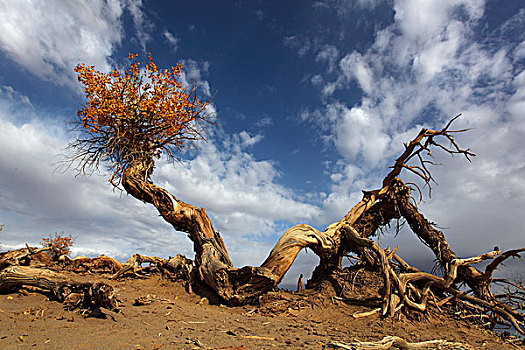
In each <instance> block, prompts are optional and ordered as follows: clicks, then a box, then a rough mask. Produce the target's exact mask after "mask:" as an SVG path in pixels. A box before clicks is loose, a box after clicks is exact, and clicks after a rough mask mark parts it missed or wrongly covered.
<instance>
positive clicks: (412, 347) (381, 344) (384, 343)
mask: <svg viewBox="0 0 525 350" xmlns="http://www.w3.org/2000/svg"><path fill="white" fill-rule="evenodd" d="M330 345H331V346H332V347H334V348H336V349H337V348H340V349H348V350H386V349H392V348H397V349H403V350H417V349H449V350H469V349H472V347H471V346H470V345H467V344H463V343H455V342H448V341H445V340H441V339H438V340H428V341H423V342H414V343H410V342H407V341H406V340H405V339H403V338H400V337H396V336H386V337H384V338H383V339H381V340H379V341H367V342H360V341H354V342H352V343H343V342H337V341H332V342H330Z"/></svg>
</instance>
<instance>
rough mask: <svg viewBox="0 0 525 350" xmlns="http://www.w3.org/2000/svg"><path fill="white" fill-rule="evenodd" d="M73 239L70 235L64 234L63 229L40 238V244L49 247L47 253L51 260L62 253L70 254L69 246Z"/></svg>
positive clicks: (71, 244)
mask: <svg viewBox="0 0 525 350" xmlns="http://www.w3.org/2000/svg"><path fill="white" fill-rule="evenodd" d="M74 241H75V239H74V238H73V236H71V235H66V234H65V233H64V232H63V231H62V232H61V233H57V232H55V235H54V237H53V235H49V237H47V238H42V246H44V247H50V248H51V249H50V250H49V254H50V255H51V257H52V258H53V260H57V259H58V258H59V257H60V256H62V255H69V254H71V249H70V248H71V247H72V246H73V243H74Z"/></svg>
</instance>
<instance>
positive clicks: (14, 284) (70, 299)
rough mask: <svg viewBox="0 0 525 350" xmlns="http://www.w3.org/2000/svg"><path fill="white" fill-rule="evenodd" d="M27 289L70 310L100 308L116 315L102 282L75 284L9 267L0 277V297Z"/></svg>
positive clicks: (65, 278) (58, 276)
mask: <svg viewBox="0 0 525 350" xmlns="http://www.w3.org/2000/svg"><path fill="white" fill-rule="evenodd" d="M27 286H31V287H36V288H37V289H38V290H40V291H41V292H42V293H44V294H47V295H49V296H50V298H52V299H55V300H57V301H60V302H63V303H64V304H65V306H66V307H68V308H71V309H76V308H78V309H83V310H94V309H97V308H101V307H103V308H105V309H108V310H113V311H118V301H117V298H116V296H115V294H114V290H113V287H111V286H109V285H107V284H105V283H102V282H91V281H89V282H84V281H78V280H74V279H72V278H70V277H68V276H66V275H64V274H60V273H57V272H55V271H51V270H48V269H40V268H33V267H27V266H11V267H8V268H6V269H4V270H3V271H2V272H1V273H0V293H9V292H11V291H13V290H16V289H19V288H22V287H27Z"/></svg>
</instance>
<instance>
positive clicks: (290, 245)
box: [122, 160, 333, 305]
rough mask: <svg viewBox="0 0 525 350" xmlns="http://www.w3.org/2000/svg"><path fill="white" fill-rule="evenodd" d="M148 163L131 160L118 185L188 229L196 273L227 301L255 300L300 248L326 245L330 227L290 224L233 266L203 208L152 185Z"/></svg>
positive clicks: (179, 227) (329, 242) (273, 283)
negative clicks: (252, 261)
mask: <svg viewBox="0 0 525 350" xmlns="http://www.w3.org/2000/svg"><path fill="white" fill-rule="evenodd" d="M153 166H154V164H153V161H152V160H143V161H135V162H134V163H132V164H131V165H130V166H129V167H128V168H127V169H126V170H125V171H124V172H123V176H122V185H123V186H124V188H125V190H126V191H127V192H128V193H129V194H131V195H132V196H133V197H135V198H137V199H140V200H142V201H144V202H146V203H150V204H153V205H154V206H155V207H156V208H157V210H158V211H159V213H160V215H161V216H162V217H163V218H164V219H165V220H166V221H167V222H169V223H170V224H171V225H172V226H173V227H174V228H175V229H176V230H177V231H182V232H186V233H188V234H189V238H190V239H191V240H192V241H193V245H194V251H195V267H196V274H197V276H198V278H199V279H200V280H202V281H203V282H204V283H205V284H206V285H207V286H208V287H209V288H211V289H212V290H214V291H215V292H217V294H218V295H219V296H220V297H221V298H222V299H224V300H225V301H226V302H227V303H229V304H231V305H238V304H243V303H246V302H252V301H256V300H257V299H258V297H259V296H260V295H261V294H264V293H266V292H267V291H269V290H271V289H273V288H275V287H276V286H277V285H278V284H279V282H280V281H281V280H282V278H283V276H284V274H285V273H286V272H287V271H288V269H289V268H290V266H291V265H292V263H293V261H294V260H295V258H296V256H297V254H298V253H299V251H300V250H301V249H303V248H305V247H310V248H312V249H313V250H314V251H316V252H323V251H326V250H330V249H331V248H332V245H333V243H332V237H331V234H332V233H333V230H329V231H328V232H327V231H326V230H325V232H320V231H318V230H316V229H314V228H312V227H310V226H308V225H296V226H294V227H292V228H290V229H289V230H288V231H286V232H285V234H284V235H283V236H282V237H281V239H280V240H279V241H278V242H277V244H276V246H275V247H274V249H273V250H272V252H271V253H270V255H269V256H268V258H267V259H266V260H265V261H264V263H263V264H262V266H260V267H252V266H245V267H243V268H235V267H234V266H233V263H232V262H231V260H230V257H229V255H228V252H227V250H226V246H225V244H224V241H223V240H222V237H221V235H220V233H219V232H218V231H216V230H215V229H214V228H213V225H212V223H211V220H210V219H209V217H208V215H207V214H206V211H205V210H204V209H203V208H197V207H194V206H192V205H190V204H187V203H184V202H183V201H181V200H179V199H177V198H175V197H174V196H173V195H171V194H170V193H169V192H168V191H166V190H165V189H163V188H160V187H158V186H156V185H154V184H153V183H152V182H151V180H150V179H149V176H150V175H151V173H152V170H153Z"/></svg>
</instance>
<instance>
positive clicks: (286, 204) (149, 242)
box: [0, 88, 319, 266]
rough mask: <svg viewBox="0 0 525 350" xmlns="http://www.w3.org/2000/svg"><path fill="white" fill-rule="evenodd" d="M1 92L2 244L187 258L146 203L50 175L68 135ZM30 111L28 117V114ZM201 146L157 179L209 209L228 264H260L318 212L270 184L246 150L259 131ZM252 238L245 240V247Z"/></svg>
mask: <svg viewBox="0 0 525 350" xmlns="http://www.w3.org/2000/svg"><path fill="white" fill-rule="evenodd" d="M4 90H5V91H7V93H6V94H4V95H0V98H2V100H1V102H2V103H0V106H1V108H0V148H1V149H2V152H1V153H0V164H2V166H1V167H0V177H1V178H2V182H1V183H0V216H1V217H2V224H5V228H4V230H3V231H2V237H1V239H0V241H1V243H2V247H3V248H4V249H6V248H15V247H20V246H22V245H23V244H24V243H25V242H28V243H29V244H33V245H37V244H39V241H40V239H41V238H42V237H45V236H47V235H48V234H49V233H53V232H61V231H65V232H66V233H68V234H72V235H73V236H75V237H77V241H76V243H75V249H74V250H73V253H74V254H80V255H88V256H93V255H97V254H101V253H103V254H107V255H110V256H114V257H116V258H119V259H121V260H122V259H127V258H128V257H130V256H131V255H132V254H133V253H135V252H140V253H142V254H147V255H157V256H165V257H166V256H168V255H174V254H176V253H183V254H185V255H186V256H189V257H192V256H193V252H192V245H191V241H190V240H189V239H188V238H187V237H186V235H185V234H182V233H180V232H176V231H174V230H173V228H172V227H171V226H170V225H169V224H167V223H166V222H165V221H164V220H162V219H161V218H159V215H158V213H157V212H156V210H155V209H154V207H153V206H151V205H147V204H144V203H142V202H140V201H138V200H136V199H134V198H132V197H131V196H127V195H126V194H125V193H123V192H121V191H119V190H112V189H111V188H110V186H109V185H108V183H107V177H106V176H104V174H103V173H102V172H101V173H95V174H94V175H92V176H89V177H75V175H76V174H75V172H74V171H66V172H61V171H56V170H55V169H56V163H57V161H58V160H59V159H60V158H57V155H59V154H61V153H64V148H65V146H66V144H67V141H68V139H69V138H70V135H68V133H67V132H66V131H65V128H64V125H62V124H59V123H58V122H55V121H53V120H51V119H49V118H44V116H42V115H39V114H37V113H35V112H34V111H31V110H30V109H24V110H23V111H24V114H26V115H27V114H29V115H30V117H29V119H27V116H25V117H21V116H20V115H18V114H16V112H15V111H17V110H18V111H20V110H21V109H20V106H21V105H23V101H24V100H25V99H27V98H23V97H21V96H19V97H18V98H15V99H11V100H9V96H18V94H16V93H15V92H14V91H11V90H10V89H8V88H3V90H2V91H4ZM26 112H28V113H26ZM223 136H224V138H223V141H222V142H218V143H217V144H215V143H213V142H211V141H210V142H208V143H205V144H203V145H202V147H201V148H200V149H199V151H198V152H197V154H196V155H195V156H194V157H191V158H190V159H186V160H181V161H179V162H176V163H175V164H168V163H165V162H164V163H163V162H161V163H159V165H158V168H157V170H156V172H155V173H154V176H153V178H154V181H155V182H156V183H158V184H159V185H161V186H163V187H165V188H167V189H168V190H170V191H172V192H173V193H174V195H176V196H177V197H179V198H181V199H182V200H184V201H187V202H189V203H191V204H194V205H197V206H199V207H200V206H202V207H205V208H206V209H207V212H208V213H209V215H210V217H211V219H212V221H213V222H214V225H215V227H216V229H218V230H219V231H220V232H221V233H222V235H223V237H224V240H225V242H226V245H227V246H228V248H229V250H230V251H231V256H232V259H233V261H234V263H235V264H236V265H237V266H243V265H246V264H250V265H259V264H260V263H261V262H262V261H263V260H264V259H265V258H266V256H267V254H269V252H270V250H271V248H272V246H273V244H274V243H275V241H276V237H278V236H280V235H281V234H282V233H284V231H285V230H286V229H287V228H288V227H289V226H291V225H292V224H293V223H295V222H297V221H301V222H302V221H305V220H311V219H312V218H313V217H314V216H316V215H317V214H318V211H319V209H318V208H317V207H316V206H313V205H310V204H307V203H303V202H302V201H300V200H298V199H296V198H295V196H294V194H293V192H292V191H291V190H290V189H287V188H286V187H283V186H281V185H279V184H278V183H277V179H278V177H279V173H278V171H277V170H276V168H275V167H274V165H273V164H272V163H271V162H269V161H257V160H255V159H254V157H253V156H252V155H251V154H250V153H249V152H248V151H247V148H249V147H251V146H253V145H254V144H256V143H257V142H258V141H260V140H261V138H262V136H261V135H250V134H249V133H248V132H245V131H242V132H240V133H238V134H235V135H230V136H229V135H223ZM248 242H249V244H248Z"/></svg>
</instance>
